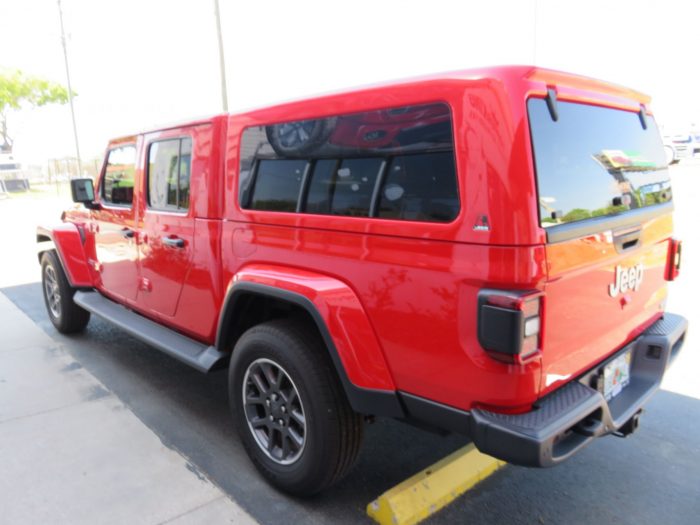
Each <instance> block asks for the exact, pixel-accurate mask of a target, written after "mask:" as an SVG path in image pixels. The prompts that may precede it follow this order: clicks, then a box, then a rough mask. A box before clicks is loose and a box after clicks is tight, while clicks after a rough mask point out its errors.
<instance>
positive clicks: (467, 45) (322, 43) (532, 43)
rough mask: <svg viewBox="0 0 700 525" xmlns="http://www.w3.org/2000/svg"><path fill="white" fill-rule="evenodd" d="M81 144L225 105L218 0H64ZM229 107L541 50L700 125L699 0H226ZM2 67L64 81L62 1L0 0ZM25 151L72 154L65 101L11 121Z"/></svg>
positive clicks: (554, 63)
mask: <svg viewBox="0 0 700 525" xmlns="http://www.w3.org/2000/svg"><path fill="white" fill-rule="evenodd" d="M62 6H63V13H64V24H65V29H66V34H67V46H68V54H69V63H70V72H71V80H72V85H73V89H74V90H75V91H76V92H77V96H76V98H75V112H76V120H77V126H78V137H79V143H80V150H81V154H82V157H83V158H84V159H90V158H93V157H99V156H101V155H102V152H103V151H104V148H105V145H106V143H107V141H108V140H109V138H111V137H117V136H120V135H124V134H129V133H134V132H138V131H140V130H144V129H148V128H152V127H157V126H160V125H162V124H167V123H169V122H175V121H183V120H187V119H189V118H193V117H197V116H202V115H208V114H214V113H219V112H221V111H222V102H221V92H220V76H219V71H220V69H219V56H218V48H217V39H216V26H215V18H214V0H199V1H193V0H118V1H117V0H62ZM220 9H221V20H222V33H223V40H224V55H225V65H226V75H227V81H228V90H227V94H228V100H229V111H231V112H236V111H242V110H245V109H250V108H253V107H261V106H265V105H269V104H271V103H274V102H279V101H283V100H290V99H295V98H301V97H304V96H308V95H314V94H319V93H324V92H328V91H334V90H339V89H342V88H347V87H355V86H360V85H364V84H373V83H377V82H380V81H385V80H391V79H397V78H405V77H411V76H417V75H424V74H428V73H434V72H440V71H451V70H458V69H468V68H472V67H479V66H487V65H497V64H534V65H537V66H542V67H549V68H554V69H561V70H564V71H570V72H574V73H579V74H583V75H587V76H592V77H596V78H601V79H604V80H608V81H612V82H615V83H618V84H623V85H626V86H629V87H632V88H635V89H637V90H639V91H643V92H645V93H648V94H650V95H651V96H652V109H653V110H654V112H655V114H656V117H657V119H658V121H659V123H660V124H662V125H665V127H666V128H667V129H669V130H674V131H676V130H678V131H681V130H684V129H688V128H689V127H690V126H691V124H694V123H695V122H697V124H698V127H700V99H699V98H698V97H697V92H698V89H697V88H698V84H699V83H700V75H698V74H697V73H696V71H695V69H696V66H695V63H696V60H695V53H696V49H697V47H698V45H697V44H698V42H697V40H698V37H697V36H696V35H697V29H696V26H697V23H698V20H700V2H687V1H682V0H667V1H665V2H660V1H645V0H637V1H627V0H618V1H615V2H611V1H610V0H608V1H601V0H588V1H586V2H578V1H577V2H573V1H572V2H567V1H562V0H559V1H556V0H492V1H490V2H484V1H479V2H476V1H470V0H462V1H459V0H452V1H450V0H430V1H412V0H404V1H399V0H384V1H380V0H353V1H351V2H347V1H329V0H326V1H316V0H297V1H295V2H290V1H288V0H285V1H276V0H268V1H259V0H258V1H251V2H246V1H244V0H235V1H234V0H220ZM0 67H5V68H19V69H21V70H23V71H24V72H25V73H28V74H33V75H39V76H43V77H46V78H49V79H51V80H54V81H57V82H61V83H64V84H65V79H66V72H65V65H64V62H63V51H62V47H61V39H60V26H59V18H58V5H57V0H0ZM9 126H10V129H11V134H13V136H14V139H15V154H16V156H17V157H18V158H19V159H20V160H22V161H24V162H26V163H39V164H41V163H45V162H46V159H48V158H56V157H63V156H66V155H74V154H75V145H74V141H73V132H72V128H71V119H70V112H69V107H68V105H65V106H52V107H44V108H37V109H28V110H23V111H21V112H19V113H15V114H12V115H11V116H10V120H9Z"/></svg>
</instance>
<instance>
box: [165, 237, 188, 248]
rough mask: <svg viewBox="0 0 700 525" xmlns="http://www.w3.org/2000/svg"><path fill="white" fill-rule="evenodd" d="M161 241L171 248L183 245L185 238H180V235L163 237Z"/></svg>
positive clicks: (182, 246)
mask: <svg viewBox="0 0 700 525" xmlns="http://www.w3.org/2000/svg"><path fill="white" fill-rule="evenodd" d="M161 241H163V244H165V245H166V246H170V247H171V248H184V247H185V240H184V239H180V237H163V238H162V239H161Z"/></svg>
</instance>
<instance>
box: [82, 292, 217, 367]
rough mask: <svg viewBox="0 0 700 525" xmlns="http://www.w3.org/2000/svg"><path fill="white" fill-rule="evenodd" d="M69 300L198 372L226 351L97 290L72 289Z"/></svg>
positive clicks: (213, 363) (214, 363) (211, 364)
mask: <svg viewBox="0 0 700 525" xmlns="http://www.w3.org/2000/svg"><path fill="white" fill-rule="evenodd" d="M73 301H75V304H77V305H78V306H80V307H81V308H84V309H85V310H87V311H88V312H90V313H93V314H95V315H97V316H98V317H101V318H103V319H104V320H106V321H109V322H110V323H112V324H114V325H116V326H118V327H119V328H121V329H123V330H124V331H125V332H128V333H129V334H131V335H133V336H134V337H136V338H137V339H140V340H141V341H143V342H144V343H146V344H149V345H151V346H153V347H155V348H157V349H158V350H161V351H163V352H165V353H166V354H168V355H170V356H172V357H174V358H176V359H179V360H180V361H182V362H183V363H185V364H186V365H190V366H191V367H192V368H195V369H197V370H199V371H200V372H209V371H210V370H212V369H214V368H216V367H217V365H220V364H222V363H223V362H224V360H225V359H226V358H227V357H228V354H224V353H223V352H219V351H218V350H217V349H216V348H214V347H213V346H207V345H205V344H202V343H200V342H198V341H195V340H194V339H190V338H189V337H186V336H184V335H182V334H179V333H177V332H175V331H174V330H171V329H170V328H166V327H165V326H162V325H160V324H158V323H155V322H153V321H151V320H150V319H146V318H145V317H143V316H142V315H139V314H137V313H136V312H133V311H132V310H128V309H127V308H124V307H123V306H121V305H120V304H117V303H115V302H114V301H111V300H110V299H107V298H106V297H105V296H103V295H102V294H100V293H98V292H82V291H78V292H75V295H74V296H73Z"/></svg>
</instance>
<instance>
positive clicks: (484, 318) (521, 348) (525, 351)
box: [478, 289, 544, 364]
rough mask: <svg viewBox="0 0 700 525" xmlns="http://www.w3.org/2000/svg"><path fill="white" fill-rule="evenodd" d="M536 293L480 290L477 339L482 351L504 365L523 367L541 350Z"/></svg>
mask: <svg viewBox="0 0 700 525" xmlns="http://www.w3.org/2000/svg"><path fill="white" fill-rule="evenodd" d="M543 300H544V293H543V292H540V291H519V290H517V291H511V290H488V289H485V290H481V291H480V292H479V299H478V301H479V312H478V338H479V343H480V344H481V346H482V347H483V349H484V350H486V352H487V353H488V354H489V355H490V356H491V357H493V358H494V359H497V360H498V361H503V362H506V363H515V364H523V363H525V362H527V361H529V360H530V359H532V358H533V357H535V356H536V355H537V354H538V353H539V351H540V350H541V349H542V308H543Z"/></svg>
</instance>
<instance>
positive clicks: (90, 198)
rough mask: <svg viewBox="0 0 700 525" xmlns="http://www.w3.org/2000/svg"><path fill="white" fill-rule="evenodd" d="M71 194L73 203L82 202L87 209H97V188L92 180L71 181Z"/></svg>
mask: <svg viewBox="0 0 700 525" xmlns="http://www.w3.org/2000/svg"><path fill="white" fill-rule="evenodd" d="M70 192H71V195H72V196H73V202H80V203H82V204H83V205H85V207H86V208H90V209H95V207H96V206H97V205H96V203H95V187H94V186H93V184H92V179H72V180H71V181H70Z"/></svg>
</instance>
